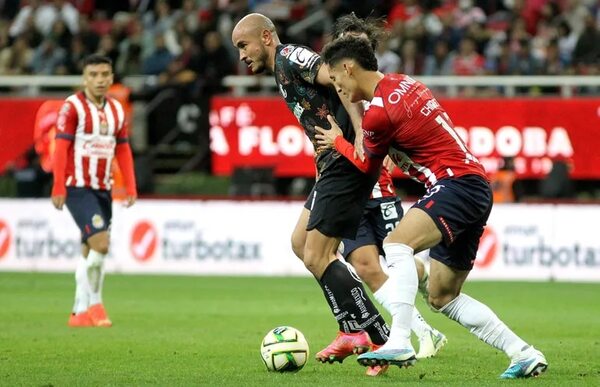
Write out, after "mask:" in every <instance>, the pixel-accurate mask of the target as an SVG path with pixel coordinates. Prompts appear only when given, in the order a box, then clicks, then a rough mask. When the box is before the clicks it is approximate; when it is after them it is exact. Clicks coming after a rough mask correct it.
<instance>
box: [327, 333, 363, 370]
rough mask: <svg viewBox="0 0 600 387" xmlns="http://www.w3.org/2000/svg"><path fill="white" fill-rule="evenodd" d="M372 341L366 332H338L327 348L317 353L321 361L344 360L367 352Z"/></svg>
mask: <svg viewBox="0 0 600 387" xmlns="http://www.w3.org/2000/svg"><path fill="white" fill-rule="evenodd" d="M370 347H371V341H370V340H369V336H368V335H367V333H366V332H364V331H362V332H356V333H344V332H338V334H337V336H336V337H335V339H333V341H332V342H331V344H329V345H328V346H327V348H325V349H323V350H321V351H320V352H318V353H317V354H316V355H315V358H316V359H317V360H318V361H320V362H321V363H330V364H331V363H333V362H334V361H337V362H340V363H341V362H343V361H344V359H345V358H347V357H348V356H350V355H354V354H361V353H364V352H367V351H368V350H369V348H370Z"/></svg>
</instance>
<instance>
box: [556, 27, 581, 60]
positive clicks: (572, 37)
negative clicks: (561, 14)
mask: <svg viewBox="0 0 600 387" xmlns="http://www.w3.org/2000/svg"><path fill="white" fill-rule="evenodd" d="M556 29H557V34H558V51H559V54H560V59H561V60H562V61H563V62H564V63H565V64H566V65H570V64H571V61H572V57H573V50H575V45H576V44H577V39H578V36H577V34H575V32H574V31H573V30H572V29H571V27H569V24H568V23H567V22H566V21H564V20H562V21H560V22H559V24H558V26H557V27H556Z"/></svg>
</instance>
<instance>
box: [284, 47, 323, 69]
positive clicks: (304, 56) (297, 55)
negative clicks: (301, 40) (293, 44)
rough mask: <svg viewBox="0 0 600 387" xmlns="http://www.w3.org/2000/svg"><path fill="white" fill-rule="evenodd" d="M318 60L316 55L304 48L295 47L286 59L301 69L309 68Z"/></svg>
mask: <svg viewBox="0 0 600 387" xmlns="http://www.w3.org/2000/svg"><path fill="white" fill-rule="evenodd" d="M318 58H319V55H318V54H316V53H315V52H313V51H311V50H309V49H307V48H304V47H297V48H296V49H295V50H294V52H292V53H291V54H290V56H289V57H288V59H289V60H290V62H293V63H296V64H297V65H299V66H300V67H301V68H308V67H310V66H311V65H312V64H313V63H314V62H315V61H316V60H317V59H318Z"/></svg>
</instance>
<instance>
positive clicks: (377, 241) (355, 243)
mask: <svg viewBox="0 0 600 387" xmlns="http://www.w3.org/2000/svg"><path fill="white" fill-rule="evenodd" d="M332 34H333V38H334V39H336V38H340V37H343V36H345V35H348V34H350V35H353V36H357V37H362V38H364V39H366V40H368V41H369V43H370V44H371V47H373V50H375V49H376V48H377V43H378V41H380V40H381V39H382V37H383V35H384V32H383V28H382V27H381V22H380V21H379V20H378V19H373V18H368V19H364V20H363V19H360V18H358V17H357V16H356V15H355V14H354V13H352V14H349V15H346V16H342V17H341V18H339V19H337V20H336V22H335V24H334V26H333V31H332ZM389 168H390V169H389V170H388V167H384V168H382V169H381V174H380V176H379V180H378V181H377V183H375V186H374V187H373V191H372V192H371V197H370V199H369V201H368V202H367V205H366V207H365V209H364V213H363V216H362V218H361V220H360V226H359V228H358V233H357V235H356V238H354V239H344V240H342V243H341V244H340V253H341V255H342V256H343V257H344V259H345V260H346V261H347V262H348V263H350V264H351V265H352V266H353V267H354V268H355V270H356V272H357V274H358V276H359V277H360V278H361V279H362V280H363V281H364V282H365V283H366V284H367V286H368V287H369V289H371V291H372V292H373V293H374V295H375V298H377V299H378V301H379V302H380V303H382V304H383V305H384V306H386V304H387V302H386V291H385V290H386V288H385V287H384V284H385V283H386V281H387V280H388V276H387V275H386V274H385V273H384V271H383V270H382V267H381V264H380V261H379V255H380V254H383V253H384V252H383V249H382V245H383V240H384V238H385V237H386V236H387V234H388V233H389V232H390V231H392V229H393V228H394V227H395V226H396V225H397V224H398V222H399V221H400V219H401V218H402V215H403V210H402V206H401V203H400V199H399V198H398V196H397V195H396V190H395V188H394V185H393V182H392V176H391V170H392V169H393V163H391V164H390V165H389ZM415 263H416V264H417V269H418V270H417V271H418V273H419V278H420V279H421V281H420V286H419V287H420V288H421V289H424V288H425V284H426V281H427V273H426V271H425V265H424V264H423V262H422V261H421V260H420V259H418V258H416V257H415ZM382 287H384V289H383V290H382V291H381V292H380V291H379V290H380V289H382ZM411 329H412V330H413V332H414V333H415V334H416V336H417V338H418V340H419V352H418V353H417V355H416V356H417V358H428V357H432V356H434V355H435V354H436V353H437V352H438V351H439V350H440V349H441V348H442V347H443V346H444V344H445V343H446V341H447V340H446V337H445V336H444V335H443V334H442V333H440V332H439V331H437V330H436V329H433V328H432V327H431V326H430V325H429V324H428V323H427V322H426V321H425V319H423V317H422V316H421V314H420V313H419V311H418V310H417V309H416V308H415V309H414V311H413V317H412V324H411ZM363 335H365V338H364V340H365V341H366V340H367V337H366V333H365V332H363ZM345 336H346V334H345V333H344V332H339V333H338V337H336V339H335V340H334V341H333V342H332V343H331V344H330V345H329V346H328V347H327V348H325V349H323V350H322V351H320V352H318V353H317V355H316V356H317V359H318V360H320V361H321V362H326V361H329V362H331V361H332V360H340V361H341V360H343V359H344V358H346V357H347V356H349V355H351V354H352V343H353V341H352V340H345ZM354 341H355V340H354Z"/></svg>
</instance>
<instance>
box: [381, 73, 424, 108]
mask: <svg viewBox="0 0 600 387" xmlns="http://www.w3.org/2000/svg"><path fill="white" fill-rule="evenodd" d="M416 82H417V81H415V80H414V79H412V78H411V77H405V78H404V79H403V80H401V81H400V82H399V83H398V86H396V88H395V89H394V90H393V91H392V92H391V93H390V95H388V98H387V100H388V102H389V103H391V104H392V105H395V104H397V103H398V102H400V100H401V99H402V97H404V96H405V95H406V93H407V92H408V91H409V90H410V89H411V86H412V85H414V84H415V83H416Z"/></svg>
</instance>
